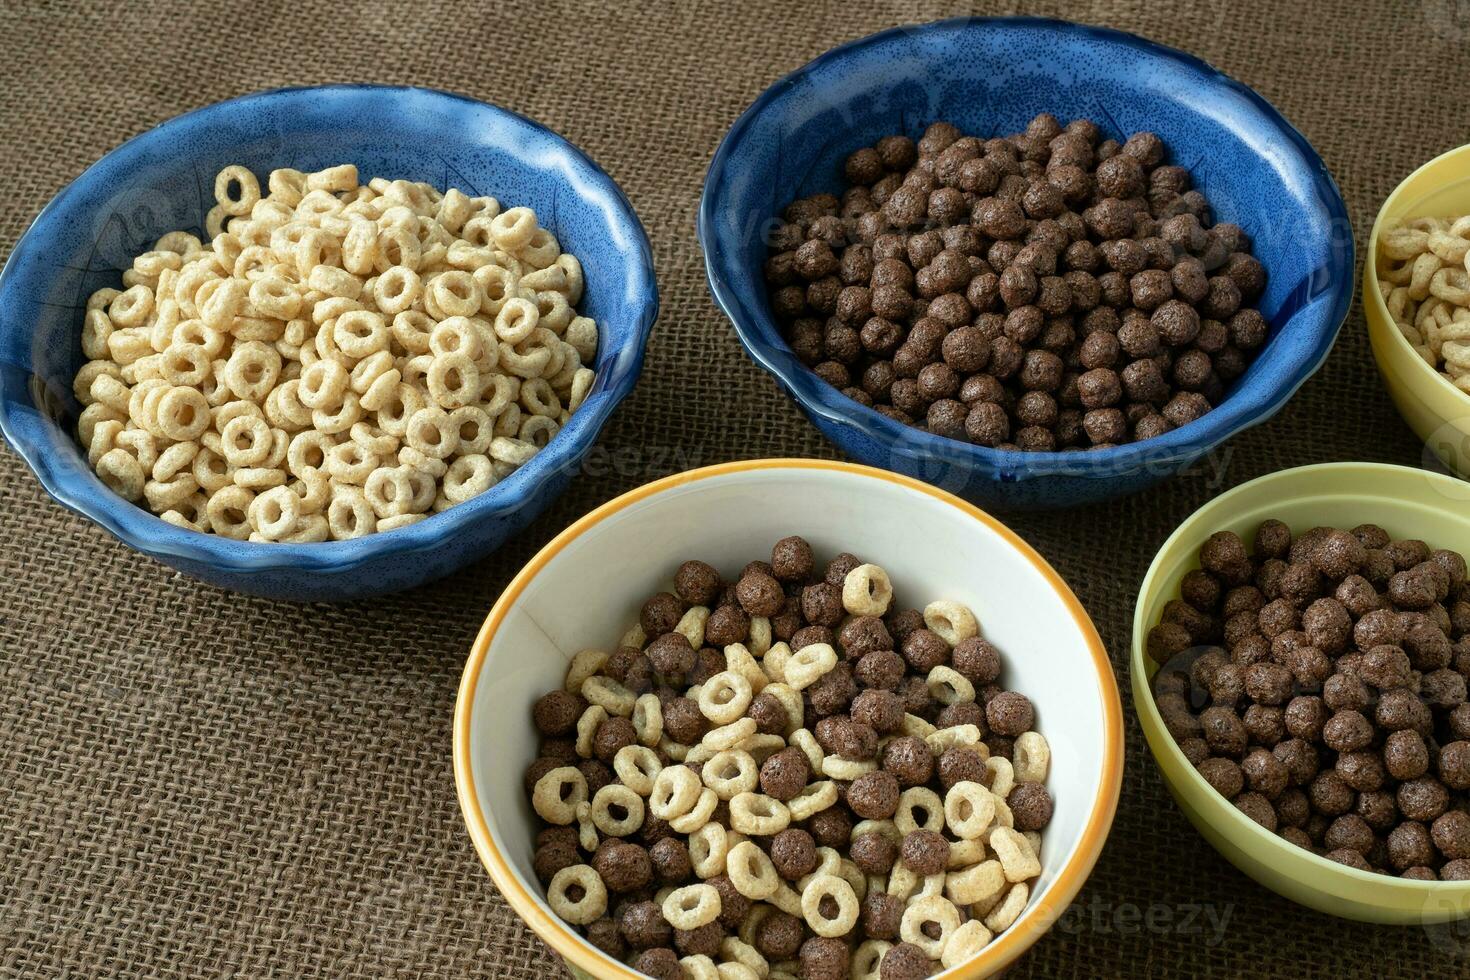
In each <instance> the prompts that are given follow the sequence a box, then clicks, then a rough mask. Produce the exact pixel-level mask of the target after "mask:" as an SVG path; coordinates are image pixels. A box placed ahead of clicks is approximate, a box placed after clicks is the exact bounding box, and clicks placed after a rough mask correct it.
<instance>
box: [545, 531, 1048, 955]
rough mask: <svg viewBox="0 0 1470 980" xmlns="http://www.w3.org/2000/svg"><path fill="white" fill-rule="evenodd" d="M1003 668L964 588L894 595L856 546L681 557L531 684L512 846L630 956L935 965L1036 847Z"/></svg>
mask: <svg viewBox="0 0 1470 980" xmlns="http://www.w3.org/2000/svg"><path fill="white" fill-rule="evenodd" d="M1002 674H1003V669H1002V662H1001V656H1000V653H999V651H998V650H996V648H995V647H994V646H993V645H991V644H990V643H989V642H988V641H986V640H985V639H984V638H982V637H981V636H980V627H979V623H978V622H977V621H976V619H975V616H974V614H973V613H972V612H971V611H970V610H969V609H968V608H966V607H965V606H963V605H961V604H959V603H956V602H951V601H946V600H941V601H936V602H932V603H930V604H929V605H927V606H925V607H924V608H923V609H922V610H919V609H912V608H902V607H900V606H899V605H897V604H896V603H895V602H894V601H893V600H892V583H891V582H889V580H888V576H887V574H886V573H885V572H884V571H883V570H882V569H881V568H880V567H878V566H875V565H871V564H865V563H863V562H862V561H861V560H859V559H858V558H856V557H854V556H853V555H850V554H846V553H844V554H840V555H838V556H837V557H836V558H833V559H832V560H831V561H830V562H828V563H826V564H825V565H823V564H821V563H820V562H818V561H817V559H816V557H815V556H814V555H813V552H812V548H811V546H810V545H809V544H808V543H807V542H806V541H805V540H803V539H802V538H800V537H794V536H793V537H787V538H783V539H782V540H781V541H779V542H777V543H776V545H775V547H774V548H773V550H772V553H771V556H770V560H769V562H766V561H755V562H751V563H749V564H748V565H746V566H745V568H744V569H742V570H741V571H740V572H739V574H738V575H736V576H734V577H733V578H728V579H727V578H726V577H724V575H722V573H721V572H720V571H719V570H717V569H716V568H714V567H713V566H712V565H709V564H706V563H704V562H700V561H687V562H684V563H683V564H682V565H680V566H679V567H678V569H677V571H676V572H675V574H674V576H673V586H672V589H671V590H670V591H666V592H658V593H655V594H654V595H652V596H651V597H650V598H649V599H648V600H647V601H646V602H645V603H644V604H643V606H642V608H641V609H640V610H639V615H638V621H637V623H636V624H635V625H634V626H633V627H632V628H631V629H630V630H629V631H628V632H627V633H626V634H625V635H624V636H623V637H622V638H621V640H620V642H619V643H618V644H617V645H616V647H615V648H614V649H613V652H611V653H608V652H605V651H597V650H588V651H584V652H583V653H580V654H578V655H577V657H576V658H575V659H574V660H573V662H572V664H571V667H570V668H569V670H568V674H567V679H566V683H565V684H564V685H563V687H562V688H561V689H558V690H555V691H550V692H548V693H547V694H545V695H544V696H542V697H541V698H540V699H538V700H537V701H536V703H535V704H534V705H532V707H531V720H532V722H533V724H534V725H535V726H536V728H537V731H538V732H539V733H540V735H541V746H540V751H539V754H538V757H537V758H536V759H535V760H534V761H533V762H532V763H531V764H530V766H529V767H528V769H527V771H526V780H525V782H526V787H527V791H528V794H529V795H530V797H531V802H532V807H533V809H534V810H535V811H536V813H537V816H538V818H539V820H540V830H539V832H538V834H537V837H536V849H535V852H534V854H533V856H532V867H533V869H534V871H535V873H536V875H537V877H538V878H539V879H540V880H541V881H542V882H543V883H544V884H545V885H546V887H547V897H548V901H549V903H550V904H551V906H552V908H553V910H554V911H556V912H557V914H559V915H560V916H562V918H563V919H565V920H566V921H567V922H569V923H571V924H572V925H574V926H576V927H578V928H580V929H581V931H582V932H583V934H584V935H585V936H586V937H587V939H588V941H590V942H591V943H593V945H595V946H597V947H598V948H599V949H601V950H603V951H604V952H606V953H607V954H608V955H609V956H612V957H614V958H617V959H620V960H622V961H623V962H625V963H627V964H629V965H630V966H632V967H633V968H634V969H636V970H639V971H641V972H643V973H645V974H648V975H649V976H655V977H662V976H669V977H675V976H683V975H696V976H700V975H705V974H708V973H712V971H713V970H715V969H716V967H717V965H720V966H722V969H721V970H720V975H721V976H734V977H746V976H750V977H758V976H767V975H770V976H779V975H787V976H791V977H797V976H801V977H808V978H817V977H842V978H845V977H847V976H849V975H852V973H853V971H855V970H858V969H860V968H861V969H865V970H870V971H871V970H874V969H876V971H877V973H878V975H881V976H883V977H894V976H927V975H929V974H931V973H935V972H938V971H939V970H941V969H943V968H944V967H945V966H947V965H949V964H952V963H956V962H962V961H964V960H967V959H969V958H970V957H971V956H973V955H975V954H976V953H978V952H979V951H980V950H981V949H982V948H984V946H985V945H986V944H987V943H988V942H989V941H990V940H991V939H992V938H993V936H994V934H996V933H999V932H1001V931H1003V930H1004V929H1006V928H1008V927H1009V926H1010V925H1011V924H1012V923H1013V922H1014V921H1015V920H1016V919H1017V918H1018V917H1019V916H1020V914H1021V912H1022V911H1023V910H1024V909H1025V908H1026V906H1027V903H1028V900H1029V897H1030V888H1031V884H1032V882H1033V881H1034V878H1035V877H1036V875H1037V874H1039V873H1040V870H1041V865H1040V859H1039V854H1040V849H1041V832H1042V831H1043V830H1044V829H1045V828H1046V827H1047V825H1048V824H1049V823H1050V821H1051V818H1052V812H1053V799H1052V796H1051V793H1050V792H1049V791H1048V789H1047V787H1046V785H1045V781H1046V778H1047V774H1048V771H1049V764H1050V755H1051V750H1050V747H1049V746H1048V744H1047V742H1046V740H1045V739H1044V738H1043V737H1042V736H1041V735H1040V734H1039V733H1038V732H1037V731H1035V728H1034V725H1035V721H1036V711H1035V709H1034V707H1033V705H1032V704H1031V702H1030V700H1029V699H1028V698H1027V697H1026V696H1025V695H1023V694H1020V693H1017V692H1013V691H1007V690H1005V688H1004V687H1003V686H1002V685H1001V683H1000V681H1001V678H1002ZM742 971H750V972H749V973H748V974H747V973H746V972H742Z"/></svg>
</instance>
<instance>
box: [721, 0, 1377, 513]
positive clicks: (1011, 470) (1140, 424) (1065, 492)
mask: <svg viewBox="0 0 1470 980" xmlns="http://www.w3.org/2000/svg"><path fill="white" fill-rule="evenodd" d="M936 123H943V124H948V125H940V126H935V124H936ZM699 236H700V241H701V243H702V245H703V247H704V252H705V265H706V272H707V275H708V279H709V284H710V289H711V291H712V292H713V294H714V296H715V299H716V301H717V302H718V303H719V304H720V306H721V307H722V308H723V309H724V311H725V312H726V314H727V315H728V316H729V317H730V319H731V320H732V321H733V322H734V324H735V329H736V331H737V333H738V334H739V337H740V340H741V343H742V344H743V345H744V346H745V348H746V350H747V351H749V353H750V355H751V357H753V358H754V359H755V360H756V362H757V363H758V364H760V365H761V366H762V367H764V368H765V369H766V370H767V371H769V372H771V373H772V374H773V375H775V377H776V378H777V380H778V381H779V382H780V383H781V385H782V387H783V388H784V389H785V390H786V391H787V393H788V394H789V395H790V396H791V397H792V398H794V399H795V400H796V402H797V403H798V404H799V405H800V406H801V408H802V409H803V410H804V411H805V412H806V413H807V415H808V416H809V417H810V418H811V419H812V421H813V422H815V423H816V425H817V426H818V428H820V429H821V430H822V432H823V434H825V435H826V436H827V437H828V438H829V439H830V440H832V442H834V443H835V444H836V445H837V446H838V447H839V448H840V449H842V450H843V451H844V452H846V453H847V454H849V455H850V456H852V457H853V458H855V459H858V460H860V461H862V462H865V463H869V464H872V465H877V466H883V467H886V468H888V469H891V470H895V471H897V472H901V473H905V474H908V475H911V476H916V477H919V478H921V479H924V480H927V481H929V482H931V483H933V484H935V485H938V486H941V487H943V488H945V489H948V490H951V491H954V492H957V493H960V494H961V495H963V496H966V497H968V498H970V499H971V500H974V501H976V502H978V503H981V504H983V505H986V506H993V507H1000V508H1018V509H1036V508H1059V507H1067V506H1074V505H1080V504H1089V503H1096V502H1099V501H1103V500H1107V499H1111V498H1115V497H1119V496H1123V495H1125V494H1130V493H1135V492H1137V491H1139V490H1142V489H1144V488H1145V487H1148V486H1150V485H1152V484H1154V483H1156V482H1158V481H1160V480H1162V479H1164V478H1165V477H1168V476H1170V475H1172V474H1174V473H1177V472H1179V471H1180V470H1182V469H1185V468H1186V467H1189V466H1190V465H1191V464H1193V463H1195V462H1196V461H1198V460H1199V459H1200V458H1201V457H1203V456H1204V455H1205V454H1207V453H1209V452H1210V451H1211V450H1213V449H1215V448H1216V447H1218V446H1219V445H1221V444H1222V443H1223V442H1224V441H1225V440H1227V439H1229V438H1230V437H1231V436H1233V435H1234V434H1236V433H1237V432H1240V431H1242V430H1243V429H1246V428H1249V427H1250V426H1253V425H1256V424H1258V423H1260V422H1263V421H1265V420H1266V419H1268V418H1270V417H1271V416H1272V415H1273V414H1274V413H1275V412H1276V411H1277V410H1278V409H1280V408H1281V406H1282V405H1284V404H1285V403H1286V401H1287V400H1288V399H1289V398H1290V397H1291V395H1292V394H1293V392H1295V391H1296V389H1297V388H1298V387H1300V386H1301V384H1302V383H1303V382H1304V381H1306V379H1307V378H1308V377H1310V376H1311V375H1312V373H1313V372H1314V371H1315V370H1316V369H1317V368H1318V367H1319V366H1320V365H1321V363H1322V361H1323V360H1324V359H1325V358H1326V356H1327V353H1328V351H1329V350H1330V349H1331V347H1332V342H1333V340H1334V339H1335V338H1336V336H1337V331H1338V329H1339V327H1340V326H1341V325H1342V321H1343V319H1344V317H1345V316H1346V314H1347V309H1348V306H1349V304H1350V302H1351V299H1352V288H1353V276H1352V269H1353V243H1352V230H1351V226H1350V224H1349V221H1348V216H1347V210H1346V207H1345V205H1344V203H1343V200H1342V196H1341V194H1340V193H1339V192H1338V189H1337V187H1336V185H1335V184H1334V183H1333V181H1332V178H1331V176H1330V175H1329V174H1328V172H1327V168H1326V167H1325V166H1324V165H1323V163H1322V160H1321V159H1320V158H1319V157H1318V155H1317V153H1316V152H1315V151H1314V150H1313V149H1312V147H1311V146H1310V145H1309V144H1308V143H1307V141H1306V139H1305V138H1304V137H1303V136H1302V134H1301V133H1299V132H1297V130H1296V129H1294V128H1293V127H1292V126H1291V124H1290V123H1288V122H1287V121H1286V120H1285V119H1283V118H1282V117H1281V115H1280V113H1278V112H1277V111H1276V110H1275V109H1274V108H1272V106H1271V105H1270V104H1268V103H1267V102H1266V101H1265V100H1264V99H1262V98H1261V97H1260V96H1259V95H1257V94H1256V93H1255V92H1253V91H1251V90H1250V89H1249V88H1247V87H1246V86H1244V85H1242V84H1240V83H1239V82H1236V81H1234V80H1233V79H1230V78H1228V77H1226V76H1225V75H1223V74H1221V73H1220V72H1218V71H1216V70H1215V69H1214V68H1212V67H1210V66H1209V65H1207V64H1205V63H1204V62H1202V61H1200V60H1198V59H1196V58H1193V57H1191V56H1189V55H1186V54H1183V53H1181V52H1179V51H1175V50H1172V49H1169V48H1165V47H1163V46H1160V45H1157V44H1154V43H1152V42H1149V41H1146V40H1143V39H1141V38H1138V37H1134V36H1132V35H1128V34H1124V33H1120V32H1117V31H1111V30H1104V29H1099V28H1093V27H1084V26H1080V25H1076V24H1069V23H1064V22H1059V21H1050V20H1038V19H1032V18H1001V19H985V18H977V19H960V20H948V21H942V22H938V23H934V24H927V25H922V26H918V27H905V28H898V29H895V30H890V31H885V32H883V33H881V34H876V35H873V36H872V37H868V38H864V39H861V40H858V41H855V42H852V43H850V44H847V45H844V46H843V47H840V48H836V49H834V50H833V51H830V52H828V53H827V54H824V55H822V56H821V57H819V58H817V59H816V60H815V61H812V62H811V63H810V64H807V65H805V66H803V67H802V68H800V69H798V70H797V71H795V72H793V73H792V74H790V75H788V76H787V77H785V78H783V79H781V80H780V81H778V82H777V83H776V84H774V85H773V86H771V88H769V89H768V90H766V91H765V92H764V93H762V95H761V96H760V97H759V98H758V99H757V100H756V101H755V102H754V103H753V104H752V105H751V106H750V108H749V109H747V110H746V111H745V113H744V114H743V115H741V117H740V118H739V119H738V120H737V121H736V122H735V124H734V126H732V127H731V129H730V132H729V133H728V134H727V135H726V137H725V139H724V141H723V142H722V143H721V145H720V147H719V150H718V151H717V152H716V154H715V157H714V161H713V162H712V164H711V166H710V170H709V175H708V177H707V179H706V182H705V188H704V197H703V201H702V203H701V208H700V216H699Z"/></svg>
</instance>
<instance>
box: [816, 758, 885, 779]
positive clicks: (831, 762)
mask: <svg viewBox="0 0 1470 980" xmlns="http://www.w3.org/2000/svg"><path fill="white" fill-rule="evenodd" d="M877 768H878V763H877V762H876V761H875V760H873V759H843V758H841V757H840V756H835V755H829V756H827V757H826V758H824V759H823V760H822V775H824V776H827V777H828V778H831V779H840V780H843V781H844V782H846V781H849V780H853V779H857V778H858V777H859V776H862V775H865V774H867V773H870V772H872V771H873V770H875V769H877Z"/></svg>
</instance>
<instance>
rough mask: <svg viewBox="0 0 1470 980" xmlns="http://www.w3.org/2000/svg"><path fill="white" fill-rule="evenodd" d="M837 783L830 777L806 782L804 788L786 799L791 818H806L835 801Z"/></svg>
mask: <svg viewBox="0 0 1470 980" xmlns="http://www.w3.org/2000/svg"><path fill="white" fill-rule="evenodd" d="M837 795H838V794H837V784H836V783H834V782H832V781H831V780H830V779H824V780H821V781H820V782H815V783H808V784H807V785H806V788H805V789H803V790H802V791H801V792H800V793H797V794H796V795H795V796H793V797H792V798H791V799H789V800H787V801H786V810H787V812H788V813H790V814H791V819H792V820H806V819H808V818H810V817H813V816H815V815H816V814H818V813H821V812H822V811H823V810H825V809H827V808H828V807H830V806H833V805H834V804H836V802H837Z"/></svg>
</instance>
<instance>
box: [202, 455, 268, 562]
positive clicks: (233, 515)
mask: <svg viewBox="0 0 1470 980" xmlns="http://www.w3.org/2000/svg"><path fill="white" fill-rule="evenodd" d="M201 455H202V454H201ZM197 459H198V457H196V461H197ZM199 483H200V485H201V486H203V485H204V481H203V480H200V481H199ZM254 502H255V494H254V493H253V492H252V491H250V490H247V489H246V488H245V487H241V486H234V485H231V486H226V487H222V488H221V489H219V490H217V491H215V492H214V495H213V496H211V497H210V498H209V505H208V507H206V508H205V513H206V514H207V515H208V517H209V526H210V528H211V529H213V531H214V533H215V534H219V535H222V536H224V537H227V538H234V539H235V540H237V541H244V540H245V539H246V538H248V537H249V536H250V531H251V527H250V516H249V515H250V505H251V504H252V503H254Z"/></svg>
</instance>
